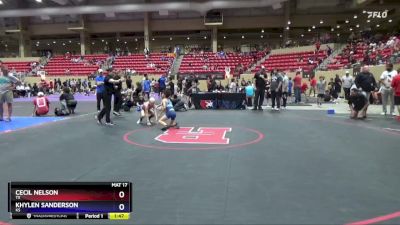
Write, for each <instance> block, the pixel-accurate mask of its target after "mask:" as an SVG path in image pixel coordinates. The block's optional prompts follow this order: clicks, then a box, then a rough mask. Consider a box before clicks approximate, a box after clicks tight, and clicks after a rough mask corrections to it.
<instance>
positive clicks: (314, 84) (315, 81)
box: [310, 78, 317, 87]
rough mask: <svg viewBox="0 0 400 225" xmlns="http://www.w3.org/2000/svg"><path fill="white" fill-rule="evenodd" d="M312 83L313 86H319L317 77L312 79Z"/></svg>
mask: <svg viewBox="0 0 400 225" xmlns="http://www.w3.org/2000/svg"><path fill="white" fill-rule="evenodd" d="M310 85H311V87H315V86H317V79H315V78H313V79H311V82H310Z"/></svg>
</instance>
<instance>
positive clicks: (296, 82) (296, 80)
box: [293, 75, 302, 87]
mask: <svg viewBox="0 0 400 225" xmlns="http://www.w3.org/2000/svg"><path fill="white" fill-rule="evenodd" d="M301 79H302V78H301V76H300V75H296V76H295V77H294V79H293V82H294V87H301Z"/></svg>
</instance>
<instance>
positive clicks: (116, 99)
mask: <svg viewBox="0 0 400 225" xmlns="http://www.w3.org/2000/svg"><path fill="white" fill-rule="evenodd" d="M121 104H122V95H121V91H116V92H115V93H114V112H119V110H120V109H121Z"/></svg>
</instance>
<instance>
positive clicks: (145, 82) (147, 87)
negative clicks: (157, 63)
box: [142, 74, 151, 100]
mask: <svg viewBox="0 0 400 225" xmlns="http://www.w3.org/2000/svg"><path fill="white" fill-rule="evenodd" d="M142 86H143V88H142V90H143V95H144V97H147V98H146V100H147V99H149V98H150V89H151V81H150V80H149V78H148V76H147V74H145V75H144V80H143V82H142Z"/></svg>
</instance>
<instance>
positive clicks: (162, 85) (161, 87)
mask: <svg viewBox="0 0 400 225" xmlns="http://www.w3.org/2000/svg"><path fill="white" fill-rule="evenodd" d="M158 88H159V93H164V91H165V88H166V78H165V75H164V74H163V75H161V77H160V78H159V79H158Z"/></svg>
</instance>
